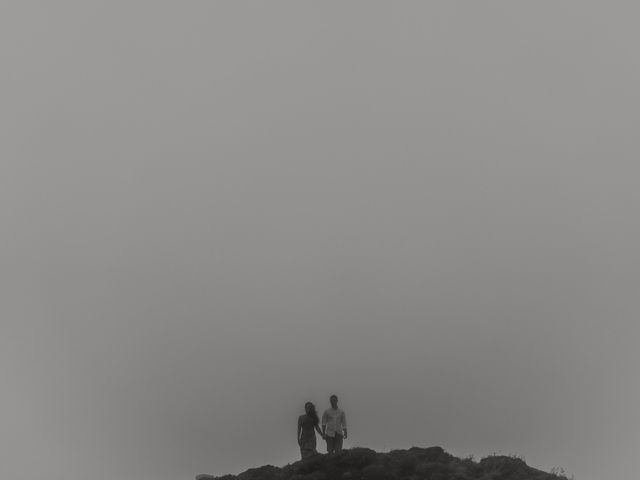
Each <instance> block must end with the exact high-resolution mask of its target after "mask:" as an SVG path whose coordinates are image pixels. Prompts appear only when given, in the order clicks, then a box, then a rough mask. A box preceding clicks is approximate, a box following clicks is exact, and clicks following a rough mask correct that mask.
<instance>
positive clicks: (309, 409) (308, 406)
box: [304, 402, 320, 425]
mask: <svg viewBox="0 0 640 480" xmlns="http://www.w3.org/2000/svg"><path fill="white" fill-rule="evenodd" d="M304 412H305V413H306V414H307V415H308V416H309V417H311V418H312V419H313V422H314V424H315V425H317V424H318V423H320V419H319V418H318V414H317V413H316V406H315V405H314V404H313V403H311V402H307V403H305V404H304Z"/></svg>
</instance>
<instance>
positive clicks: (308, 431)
mask: <svg viewBox="0 0 640 480" xmlns="http://www.w3.org/2000/svg"><path fill="white" fill-rule="evenodd" d="M304 412H305V413H304V415H300V417H298V445H300V455H302V458H303V459H305V458H308V457H310V456H312V455H315V454H316V453H318V452H317V451H316V432H318V433H319V434H320V436H322V432H321V431H320V426H319V423H320V419H319V418H318V414H317V413H316V407H315V406H314V405H313V403H311V402H307V403H305V404H304ZM314 430H315V432H314Z"/></svg>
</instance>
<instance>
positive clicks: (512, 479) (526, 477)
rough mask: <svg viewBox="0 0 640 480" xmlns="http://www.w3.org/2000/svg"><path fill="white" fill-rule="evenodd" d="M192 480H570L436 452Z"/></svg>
mask: <svg viewBox="0 0 640 480" xmlns="http://www.w3.org/2000/svg"><path fill="white" fill-rule="evenodd" d="M196 480H568V479H567V478H566V477H565V476H563V475H556V474H553V473H547V472H543V471H541V470H537V469H535V468H532V467H529V466H528V465H527V464H526V463H525V462H524V461H523V460H521V459H519V458H515V457H508V456H500V455H493V456H490V457H486V458H483V459H482V460H480V461H478V462H476V461H473V460H472V459H460V458H456V457H454V456H453V455H450V454H449V453H447V452H445V451H444V450H443V449H442V448H440V447H430V448H418V447H413V448H411V449H409V450H394V451H391V452H388V453H377V452H375V451H373V450H370V449H368V448H352V449H349V450H344V451H343V452H341V453H339V454H335V455H322V454H319V455H317V456H315V457H312V458H309V459H306V460H302V461H299V462H296V463H293V464H290V465H287V466H285V467H282V468H280V467H274V466H272V465H266V466H263V467H259V468H252V469H249V470H247V471H246V472H243V473H241V474H239V475H224V476H221V477H213V476H210V475H198V476H197V477H196Z"/></svg>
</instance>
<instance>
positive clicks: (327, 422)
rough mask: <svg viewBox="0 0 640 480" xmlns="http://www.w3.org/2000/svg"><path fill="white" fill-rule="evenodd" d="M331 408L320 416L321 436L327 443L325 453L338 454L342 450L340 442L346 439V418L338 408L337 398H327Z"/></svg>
mask: <svg viewBox="0 0 640 480" xmlns="http://www.w3.org/2000/svg"><path fill="white" fill-rule="evenodd" d="M329 402H331V408H328V409H326V410H325V411H324V413H323V414H322V436H323V437H324V439H325V440H326V441H327V453H338V452H340V451H341V450H342V440H343V439H345V438H347V417H346V415H345V414H344V411H342V410H340V409H339V408H338V396H337V395H331V397H330V398H329Z"/></svg>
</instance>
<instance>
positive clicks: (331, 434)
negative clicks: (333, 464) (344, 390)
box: [298, 395, 347, 458]
mask: <svg viewBox="0 0 640 480" xmlns="http://www.w3.org/2000/svg"><path fill="white" fill-rule="evenodd" d="M329 402H330V403H331V408H328V409H326V410H325V411H324V413H323V414H322V431H320V427H319V424H320V420H319V419H318V413H317V412H316V407H315V405H314V404H313V403H311V402H307V403H305V405H304V415H300V417H299V418H298V445H300V454H301V455H302V458H307V457H310V456H311V455H314V454H316V453H318V452H317V451H316V431H317V432H318V433H319V434H320V436H321V437H322V438H323V439H324V440H325V441H326V442H327V453H337V452H339V451H341V450H342V440H343V439H345V438H347V417H346V415H345V414H344V411H343V410H341V409H339V408H338V396H337V395H331V397H330V398H329Z"/></svg>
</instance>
